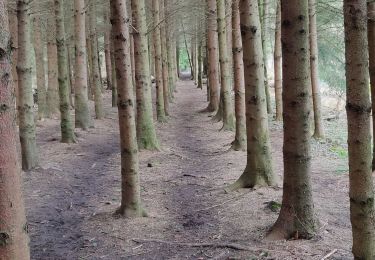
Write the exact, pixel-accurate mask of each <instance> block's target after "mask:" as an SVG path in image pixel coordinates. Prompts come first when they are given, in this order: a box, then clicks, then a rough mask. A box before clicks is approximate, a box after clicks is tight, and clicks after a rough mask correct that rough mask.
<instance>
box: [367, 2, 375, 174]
mask: <svg viewBox="0 0 375 260" xmlns="http://www.w3.org/2000/svg"><path fill="white" fill-rule="evenodd" d="M367 6H368V18H369V19H368V45H369V61H370V62H369V68H370V82H371V101H372V122H375V113H374V112H375V2H369V3H368V4H367ZM372 136H373V138H372V143H373V147H372V170H373V171H375V124H374V123H373V124H372Z"/></svg>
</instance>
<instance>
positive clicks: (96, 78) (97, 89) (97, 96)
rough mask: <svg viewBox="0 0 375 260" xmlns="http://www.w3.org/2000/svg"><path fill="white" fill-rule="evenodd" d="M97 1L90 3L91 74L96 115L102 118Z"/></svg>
mask: <svg viewBox="0 0 375 260" xmlns="http://www.w3.org/2000/svg"><path fill="white" fill-rule="evenodd" d="M96 13H97V12H96V3H95V2H92V3H91V4H90V19H89V20H90V45H91V48H90V49H91V57H90V59H91V64H90V65H91V74H92V86H91V88H92V90H93V92H94V101H95V117H96V119H102V118H103V117H104V110H103V97H102V86H101V79H100V71H99V56H98V44H97V40H98V34H97V31H96Z"/></svg>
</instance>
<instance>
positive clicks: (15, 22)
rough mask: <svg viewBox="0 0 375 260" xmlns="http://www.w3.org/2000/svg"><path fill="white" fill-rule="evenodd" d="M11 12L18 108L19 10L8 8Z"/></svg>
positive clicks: (14, 77) (10, 27)
mask: <svg viewBox="0 0 375 260" xmlns="http://www.w3.org/2000/svg"><path fill="white" fill-rule="evenodd" d="M8 9H9V10H8V12H9V30H10V34H11V39H12V47H13V49H14V50H13V51H12V78H13V85H14V89H15V94H16V104H17V106H18V102H19V101H18V99H19V94H18V74H17V59H18V20H17V10H11V8H8Z"/></svg>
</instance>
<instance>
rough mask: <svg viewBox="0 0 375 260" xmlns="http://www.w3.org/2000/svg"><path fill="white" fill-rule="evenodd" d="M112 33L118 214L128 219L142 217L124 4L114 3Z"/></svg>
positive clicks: (122, 2)
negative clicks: (118, 152)
mask: <svg viewBox="0 0 375 260" xmlns="http://www.w3.org/2000/svg"><path fill="white" fill-rule="evenodd" d="M110 4H111V9H112V30H113V41H114V46H115V61H116V76H117V87H118V94H119V95H118V97H119V102H118V113H119V124H120V137H121V141H120V142H121V178H122V187H121V188H122V196H121V206H120V208H119V209H118V211H117V213H119V214H121V215H123V216H124V217H141V216H144V215H145V212H144V210H143V208H142V205H141V197H140V183H139V182H140V181H139V165H138V147H137V136H136V126H135V115H134V97H133V86H132V75H131V73H132V69H131V61H130V59H131V58H130V55H129V53H130V41H129V39H130V35H129V24H128V23H129V19H128V16H127V10H126V4H125V1H124V0H111V1H110Z"/></svg>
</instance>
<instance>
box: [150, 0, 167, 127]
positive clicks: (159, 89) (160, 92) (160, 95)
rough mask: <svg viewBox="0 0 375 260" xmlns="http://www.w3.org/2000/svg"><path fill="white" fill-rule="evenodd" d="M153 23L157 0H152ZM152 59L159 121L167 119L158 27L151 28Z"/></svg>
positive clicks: (157, 17) (156, 15)
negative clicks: (153, 60)
mask: <svg viewBox="0 0 375 260" xmlns="http://www.w3.org/2000/svg"><path fill="white" fill-rule="evenodd" d="M152 15H153V24H154V26H156V25H157V24H159V21H160V17H159V0H152ZM152 36H153V44H154V59H155V79H156V114H157V118H158V121H159V122H165V121H166V120H167V118H166V114H165V109H164V89H163V63H162V59H163V58H162V53H161V38H160V27H159V26H157V27H156V28H154V30H153V34H152Z"/></svg>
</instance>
